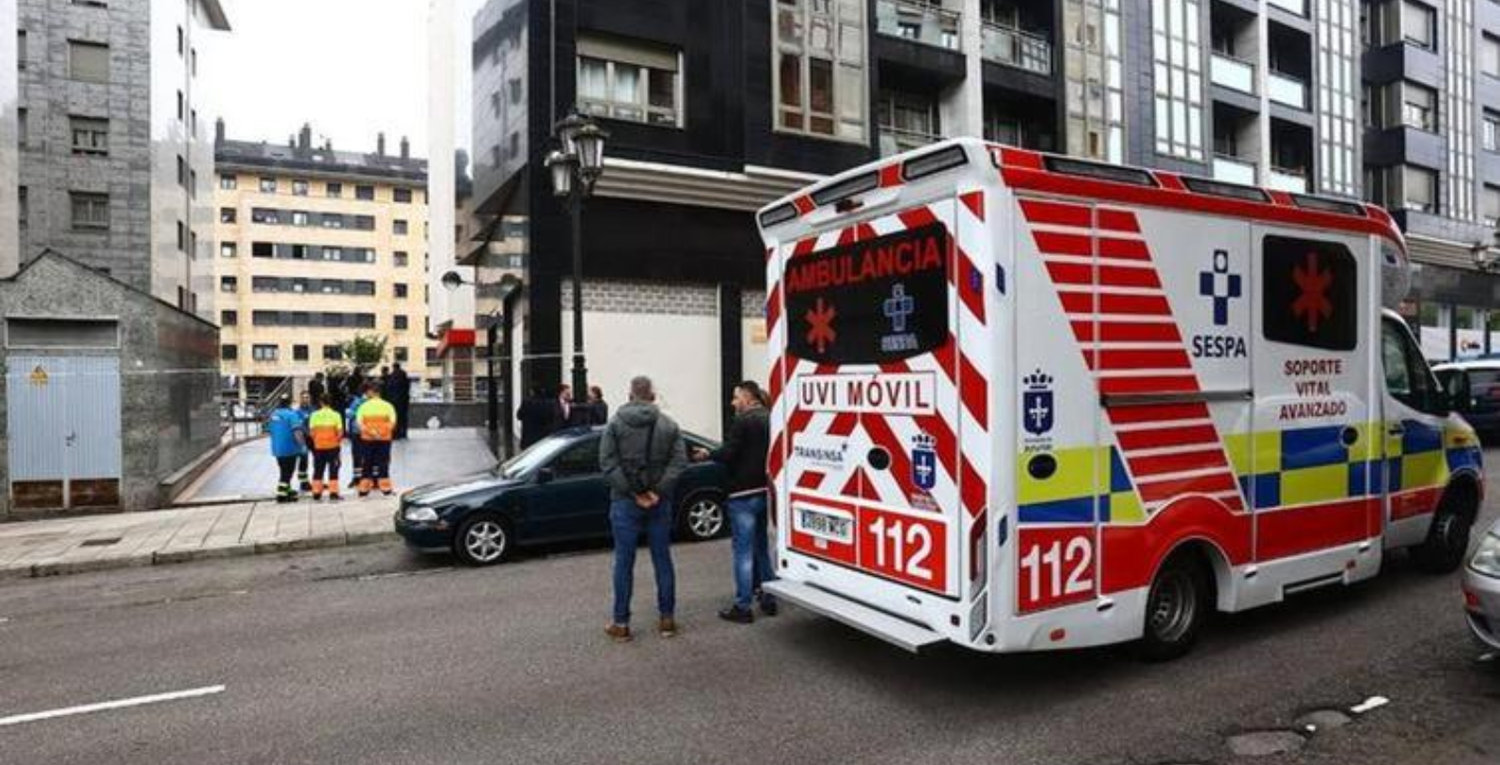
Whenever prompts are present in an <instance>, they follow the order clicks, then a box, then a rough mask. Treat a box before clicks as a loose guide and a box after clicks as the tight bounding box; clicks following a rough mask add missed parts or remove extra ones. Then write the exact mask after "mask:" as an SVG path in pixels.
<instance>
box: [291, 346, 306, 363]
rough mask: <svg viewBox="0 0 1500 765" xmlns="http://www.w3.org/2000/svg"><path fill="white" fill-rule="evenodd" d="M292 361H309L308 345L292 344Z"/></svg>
mask: <svg viewBox="0 0 1500 765" xmlns="http://www.w3.org/2000/svg"><path fill="white" fill-rule="evenodd" d="M292 361H307V346H305V345H294V346H292Z"/></svg>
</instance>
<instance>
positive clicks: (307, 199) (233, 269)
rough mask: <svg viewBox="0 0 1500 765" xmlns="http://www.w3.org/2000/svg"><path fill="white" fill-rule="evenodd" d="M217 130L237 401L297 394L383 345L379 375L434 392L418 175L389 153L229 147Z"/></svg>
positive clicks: (222, 288) (302, 137)
mask: <svg viewBox="0 0 1500 765" xmlns="http://www.w3.org/2000/svg"><path fill="white" fill-rule="evenodd" d="M224 132H225V128H224V125H223V123H222V122H220V123H218V125H217V126H216V139H215V140H216V156H217V173H218V174H217V178H216V181H215V183H216V190H215V192H214V205H215V213H214V214H215V216H216V220H217V221H218V222H217V227H216V236H215V239H216V241H217V248H218V252H217V253H216V257H215V259H214V263H215V267H214V274H215V282H216V289H217V292H218V295H217V303H216V307H217V309H218V314H217V316H216V317H215V318H216V319H217V320H218V322H219V325H220V327H221V330H220V332H221V337H220V360H221V366H222V369H223V373H224V374H225V375H226V376H232V377H233V378H234V379H235V381H236V383H237V384H238V385H239V386H240V391H241V393H242V394H245V393H250V392H254V391H258V390H265V389H269V388H270V387H273V386H275V385H276V384H278V383H279V382H280V381H281V380H283V379H285V378H288V377H290V378H294V379H296V380H297V381H299V382H301V381H304V380H305V379H307V378H310V377H311V376H312V375H313V374H315V373H317V372H320V371H323V370H324V369H326V368H327V367H329V366H330V365H336V364H341V363H344V362H345V361H346V359H344V357H343V354H342V351H341V348H340V346H341V344H343V343H346V342H348V341H350V340H352V339H353V338H354V337H355V335H356V334H362V335H367V336H368V335H375V336H381V337H384V338H385V339H386V349H387V356H386V358H385V362H386V363H393V362H400V363H401V365H402V366H403V367H404V368H405V369H406V370H407V371H408V373H409V374H410V375H411V376H412V377H414V378H423V379H433V378H434V377H435V370H430V369H429V364H432V363H433V357H434V354H435V352H436V347H435V344H434V342H433V341H432V340H430V339H429V337H428V332H429V327H428V309H427V295H428V292H427V290H428V287H427V264H426V259H427V247H426V237H427V190H426V186H427V163H426V161H425V160H422V159H417V158H414V157H412V156H411V152H410V146H409V143H408V142H407V140H406V139H405V138H403V139H401V142H400V148H399V150H398V151H396V152H390V153H388V152H387V150H386V143H385V136H384V135H383V134H382V135H380V136H379V137H378V138H377V139H376V145H375V150H374V151H373V152H351V151H343V150H335V149H334V148H333V146H332V145H331V144H330V143H328V142H326V141H325V142H322V143H319V144H315V143H314V141H313V132H312V127H311V126H310V125H306V124H304V125H303V126H302V128H301V130H300V131H298V133H297V134H295V135H293V136H291V137H290V138H288V139H287V140H286V141H285V142H284V143H279V144H272V143H267V142H264V141H237V140H230V139H228V138H227V137H226V136H225V135H224Z"/></svg>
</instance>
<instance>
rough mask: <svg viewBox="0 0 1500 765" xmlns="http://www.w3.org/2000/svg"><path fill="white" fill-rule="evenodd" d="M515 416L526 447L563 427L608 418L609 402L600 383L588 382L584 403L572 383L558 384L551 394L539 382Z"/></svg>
mask: <svg viewBox="0 0 1500 765" xmlns="http://www.w3.org/2000/svg"><path fill="white" fill-rule="evenodd" d="M516 420H518V421H519V422H520V423H521V448H522V449H525V448H527V447H529V446H531V445H532V444H534V443H536V442H538V441H540V440H542V439H543V438H546V437H547V436H550V435H552V434H553V433H556V432H557V431H559V430H562V429H564V428H575V427H580V426H587V425H603V424H605V423H606V422H609V404H607V403H605V401H604V391H603V390H602V389H600V388H599V386H597V385H592V386H589V396H588V399H586V400H585V401H584V402H582V403H579V402H576V401H574V400H573V386H571V385H560V386H558V387H557V388H556V392H555V394H554V395H550V396H549V395H547V390H546V389H545V388H542V387H540V386H538V387H535V388H532V389H531V393H530V395H528V396H527V397H526V398H525V400H523V401H522V402H521V406H520V407H518V408H517V409H516Z"/></svg>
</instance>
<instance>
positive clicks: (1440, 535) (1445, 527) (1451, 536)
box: [1411, 481, 1479, 574]
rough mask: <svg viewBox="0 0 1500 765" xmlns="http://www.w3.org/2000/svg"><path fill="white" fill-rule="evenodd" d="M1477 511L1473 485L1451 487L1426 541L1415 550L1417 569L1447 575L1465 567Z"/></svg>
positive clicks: (1412, 555)
mask: <svg viewBox="0 0 1500 765" xmlns="http://www.w3.org/2000/svg"><path fill="white" fill-rule="evenodd" d="M1478 509H1479V496H1478V492H1477V491H1476V490H1475V489H1474V487H1473V485H1472V484H1470V483H1469V482H1467V481H1465V482H1462V483H1455V484H1453V485H1452V486H1450V487H1449V488H1448V491H1446V492H1444V494H1443V501H1442V502H1441V503H1440V504H1439V505H1438V509H1437V513H1436V514H1435V515H1434V516H1433V518H1432V526H1431V527H1430V528H1429V529H1428V530H1427V539H1425V540H1423V542H1422V544H1420V545H1417V546H1416V547H1414V548H1412V551H1411V557H1412V561H1413V562H1414V563H1416V564H1417V568H1419V569H1421V570H1423V571H1426V572H1429V573H1433V574H1446V573H1448V572H1450V571H1454V570H1456V569H1458V567H1459V566H1461V565H1463V562H1464V556H1465V555H1467V554H1468V552H1469V531H1470V529H1471V528H1472V527H1473V526H1474V516H1475V515H1476V512H1477V511H1478Z"/></svg>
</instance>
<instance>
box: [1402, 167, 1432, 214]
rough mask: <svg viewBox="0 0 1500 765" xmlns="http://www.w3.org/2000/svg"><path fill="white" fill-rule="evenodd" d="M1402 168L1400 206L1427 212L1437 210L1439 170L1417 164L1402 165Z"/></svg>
mask: <svg viewBox="0 0 1500 765" xmlns="http://www.w3.org/2000/svg"><path fill="white" fill-rule="evenodd" d="M1400 170H1401V196H1400V197H1399V202H1400V206H1401V207H1403V208H1405V209H1407V210H1417V211H1419V212H1425V213H1435V212H1437V201H1438V197H1437V182H1438V174H1437V172H1436V171H1434V170H1428V169H1427V168H1425V167H1417V166H1415V165H1402V166H1401V168H1400Z"/></svg>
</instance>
